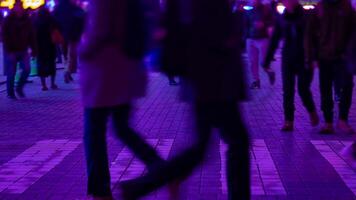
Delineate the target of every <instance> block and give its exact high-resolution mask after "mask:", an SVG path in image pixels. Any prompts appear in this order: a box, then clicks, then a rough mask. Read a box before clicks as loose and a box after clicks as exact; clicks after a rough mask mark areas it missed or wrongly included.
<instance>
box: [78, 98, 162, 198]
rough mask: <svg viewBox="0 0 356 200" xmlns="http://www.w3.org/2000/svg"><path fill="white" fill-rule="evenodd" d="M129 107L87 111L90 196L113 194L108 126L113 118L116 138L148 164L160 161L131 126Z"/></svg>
mask: <svg viewBox="0 0 356 200" xmlns="http://www.w3.org/2000/svg"><path fill="white" fill-rule="evenodd" d="M130 110H131V107H130V105H121V106H116V107H109V108H86V109H85V110H84V125H85V132H84V144H85V155H86V161H87V174H88V195H93V196H97V197H101V196H109V195H111V187H110V172H109V164H108V155H107V147H106V125H107V122H108V118H109V116H110V115H111V116H112V122H113V125H114V129H115V133H116V136H117V137H118V138H119V139H120V140H122V142H123V143H125V144H126V145H127V146H128V147H129V148H130V150H132V151H133V153H134V154H135V155H136V156H137V157H138V158H139V159H140V160H142V161H143V162H144V163H145V164H146V165H148V166H151V165H153V164H154V163H156V162H160V161H161V158H160V157H159V156H158V154H157V153H156V151H155V150H154V149H153V148H152V147H151V146H149V145H148V144H147V143H146V142H145V141H144V140H143V139H142V138H141V137H140V136H139V135H138V134H137V133H136V132H135V131H134V130H132V129H131V128H130V126H129V116H130Z"/></svg>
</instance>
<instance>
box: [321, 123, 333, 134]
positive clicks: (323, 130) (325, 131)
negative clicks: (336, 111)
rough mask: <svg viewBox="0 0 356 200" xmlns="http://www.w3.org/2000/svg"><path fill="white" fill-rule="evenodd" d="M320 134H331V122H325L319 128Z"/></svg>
mask: <svg viewBox="0 0 356 200" xmlns="http://www.w3.org/2000/svg"><path fill="white" fill-rule="evenodd" d="M319 133H320V134H333V133H334V127H333V124H332V123H326V124H325V125H324V126H323V127H322V128H321V130H320V131H319Z"/></svg>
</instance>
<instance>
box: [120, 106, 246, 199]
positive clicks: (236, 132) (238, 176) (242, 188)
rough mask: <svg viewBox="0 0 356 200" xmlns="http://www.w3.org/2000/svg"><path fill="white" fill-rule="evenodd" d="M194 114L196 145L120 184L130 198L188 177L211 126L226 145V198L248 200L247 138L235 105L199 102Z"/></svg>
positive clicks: (200, 153) (199, 157) (208, 138)
mask: <svg viewBox="0 0 356 200" xmlns="http://www.w3.org/2000/svg"><path fill="white" fill-rule="evenodd" d="M195 111H196V126H197V132H196V137H197V138H196V141H195V143H194V144H193V145H192V147H191V148H188V149H186V150H185V151H183V152H182V153H181V154H179V155H177V156H176V157H174V158H172V159H171V160H169V161H167V162H165V163H163V165H161V166H157V167H156V168H155V169H154V170H153V171H150V172H149V173H148V174H146V175H145V176H143V177H139V178H136V179H134V180H130V181H126V182H124V183H122V188H123V189H124V190H126V191H127V192H129V193H130V197H131V198H132V199H136V198H139V197H141V196H143V195H146V194H148V193H150V192H152V191H153V190H156V189H158V188H159V187H162V186H163V185H165V184H168V183H170V182H173V181H175V180H182V179H185V178H187V177H188V176H189V175H190V174H191V173H192V172H193V170H194V169H195V168H196V167H197V166H198V165H199V164H200V163H202V161H203V158H204V155H205V152H206V150H207V147H208V144H209V140H210V136H211V133H212V129H213V127H217V128H219V130H220V134H221V137H222V139H223V141H224V142H225V143H226V144H227V145H228V150H227V152H226V154H227V165H226V166H227V168H226V170H227V183H228V184H227V185H228V199H229V200H238V199H241V200H249V199H251V191H250V155H249V146H250V145H249V136H248V132H247V130H246V128H245V125H244V123H243V121H242V119H241V116H240V112H239V110H238V107H237V105H236V103H235V102H226V103H198V104H196V106H195Z"/></svg>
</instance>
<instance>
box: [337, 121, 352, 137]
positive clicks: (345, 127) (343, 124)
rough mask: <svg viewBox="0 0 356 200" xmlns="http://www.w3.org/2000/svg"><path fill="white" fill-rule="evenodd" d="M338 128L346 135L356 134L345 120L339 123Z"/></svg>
mask: <svg viewBox="0 0 356 200" xmlns="http://www.w3.org/2000/svg"><path fill="white" fill-rule="evenodd" d="M337 128H338V129H339V130H340V131H342V132H344V133H348V134H354V133H355V131H354V129H353V128H352V127H351V126H350V125H349V124H348V123H347V122H346V121H344V120H340V121H339V123H338V124H337Z"/></svg>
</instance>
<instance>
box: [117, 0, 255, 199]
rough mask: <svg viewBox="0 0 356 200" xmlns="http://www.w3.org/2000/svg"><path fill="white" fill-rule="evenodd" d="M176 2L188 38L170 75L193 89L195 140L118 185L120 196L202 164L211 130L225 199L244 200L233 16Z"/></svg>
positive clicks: (220, 0)
mask: <svg viewBox="0 0 356 200" xmlns="http://www.w3.org/2000/svg"><path fill="white" fill-rule="evenodd" d="M179 2H180V3H183V4H184V3H186V4H187V3H191V4H190V6H189V5H185V6H184V7H180V9H182V8H184V9H183V10H182V12H181V13H185V14H184V15H185V16H184V17H186V19H185V20H187V21H186V22H187V23H188V24H189V25H190V27H191V33H190V34H189V37H190V38H191V40H190V41H189V43H188V46H187V47H188V48H186V50H187V51H188V52H187V55H189V57H188V59H187V60H186V63H187V65H186V66H185V69H183V70H179V69H178V70H176V72H177V73H179V72H184V75H183V78H184V79H185V85H190V88H189V89H190V90H191V91H193V93H192V95H193V96H191V101H192V103H193V105H194V110H195V116H196V118H195V123H196V129H197V131H196V133H195V137H196V141H195V143H193V145H192V146H191V147H190V148H188V149H187V150H185V151H183V152H182V153H181V154H180V155H177V156H176V157H174V158H172V159H171V160H169V161H167V162H166V163H164V164H162V165H157V167H156V168H155V169H153V170H151V171H150V172H149V173H148V174H146V175H145V176H143V177H139V178H137V179H133V180H129V181H126V182H122V183H120V187H121V190H122V192H121V195H122V196H123V199H138V198H140V197H142V196H143V195H146V194H148V193H150V192H152V191H154V190H156V189H158V188H159V187H162V186H164V185H165V184H168V183H172V182H175V181H176V182H179V181H181V180H184V179H186V178H187V177H188V176H189V175H190V174H191V173H192V172H193V170H194V169H195V168H196V167H197V166H198V165H199V164H201V163H202V161H203V158H204V155H205V152H206V150H207V148H208V144H209V140H210V138H211V137H210V136H211V133H212V128H213V127H217V128H219V130H220V133H221V137H222V139H223V141H224V142H225V143H227V145H228V150H227V152H226V154H227V177H228V180H227V182H228V184H227V185H228V199H230V200H235V199H244V200H249V199H250V198H251V194H250V168H249V136H248V133H247V130H246V128H245V125H244V123H243V121H242V116H241V113H240V111H239V108H238V105H237V104H238V102H239V101H241V100H243V99H245V98H246V95H245V88H244V81H243V80H244V78H243V75H244V73H243V69H242V67H243V65H242V59H241V52H240V49H239V47H240V46H241V45H240V44H239V41H241V40H240V38H239V36H238V34H236V30H235V27H236V22H235V18H234V16H233V13H232V12H231V8H230V5H229V2H228V0H196V1H189V0H188V1H179ZM168 3H169V2H168ZM178 5H179V4H178ZM189 8H191V10H190V9H189ZM212 13H214V14H213V15H212ZM176 17H181V15H178V16H176ZM175 20H177V19H175ZM172 21H174V20H173V19H172ZM170 34H179V32H178V33H171V32H167V38H168V37H170ZM184 53H185V52H184ZM177 56H178V57H179V55H177ZM182 67H183V66H182ZM173 75H174V74H173ZM172 191H174V190H172ZM173 197H174V196H173ZM175 197H177V196H175Z"/></svg>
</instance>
